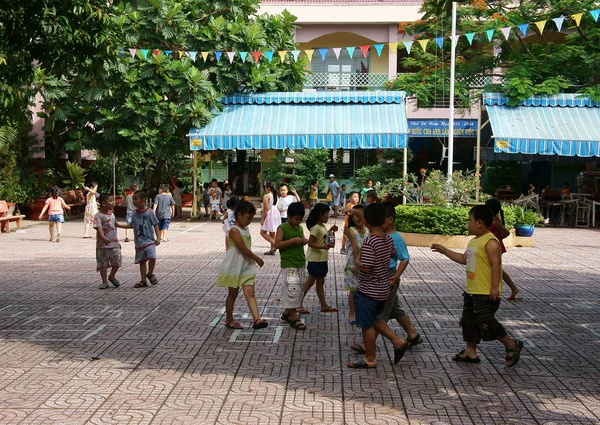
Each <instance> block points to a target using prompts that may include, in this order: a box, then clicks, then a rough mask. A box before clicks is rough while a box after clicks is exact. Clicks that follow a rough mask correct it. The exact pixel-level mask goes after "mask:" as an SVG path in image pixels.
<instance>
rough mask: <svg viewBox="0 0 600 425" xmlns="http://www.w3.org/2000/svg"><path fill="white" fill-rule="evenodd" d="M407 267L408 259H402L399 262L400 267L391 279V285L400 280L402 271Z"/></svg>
mask: <svg viewBox="0 0 600 425" xmlns="http://www.w3.org/2000/svg"><path fill="white" fill-rule="evenodd" d="M407 267H408V260H405V261H400V263H399V264H398V268H397V269H396V273H394V277H392V278H391V279H390V285H393V284H395V283H396V282H398V280H399V279H400V276H402V273H404V270H406V268H407Z"/></svg>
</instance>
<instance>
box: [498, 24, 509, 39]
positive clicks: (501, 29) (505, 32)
mask: <svg viewBox="0 0 600 425" xmlns="http://www.w3.org/2000/svg"><path fill="white" fill-rule="evenodd" d="M510 28H511V27H504V28H500V31H502V34H504V38H505V39H506V40H508V37H509V36H510Z"/></svg>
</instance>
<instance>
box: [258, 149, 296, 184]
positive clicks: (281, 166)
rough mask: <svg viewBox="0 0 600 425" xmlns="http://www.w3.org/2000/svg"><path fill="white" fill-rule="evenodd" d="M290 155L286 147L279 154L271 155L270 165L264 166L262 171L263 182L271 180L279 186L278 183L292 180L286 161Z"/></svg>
mask: <svg viewBox="0 0 600 425" xmlns="http://www.w3.org/2000/svg"><path fill="white" fill-rule="evenodd" d="M288 155H290V153H289V150H288V149H285V150H284V151H283V152H281V153H279V154H278V155H273V156H271V158H270V162H269V163H268V164H269V165H268V166H266V167H265V168H263V171H262V179H261V180H262V182H263V183H265V182H267V181H269V182H271V183H273V185H274V186H275V187H276V188H277V184H279V183H281V182H283V181H284V180H285V181H289V182H291V180H290V177H291V174H289V173H288V172H287V164H286V163H285V158H286V156H288Z"/></svg>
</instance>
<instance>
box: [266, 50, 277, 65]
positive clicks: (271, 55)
mask: <svg viewBox="0 0 600 425" xmlns="http://www.w3.org/2000/svg"><path fill="white" fill-rule="evenodd" d="M273 53H275V52H272V51H270V50H269V51H268V52H265V56H266V57H267V60H268V61H269V63H271V61H272V60H273Z"/></svg>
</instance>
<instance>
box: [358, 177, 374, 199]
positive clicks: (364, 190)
mask: <svg viewBox="0 0 600 425" xmlns="http://www.w3.org/2000/svg"><path fill="white" fill-rule="evenodd" d="M369 190H373V180H371V179H368V180H367V182H366V185H365V187H363V188H362V189H361V191H360V199H359V200H358V202H360V203H361V204H363V205H365V204H366V196H365V195H366V194H367V192H368V191H369Z"/></svg>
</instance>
